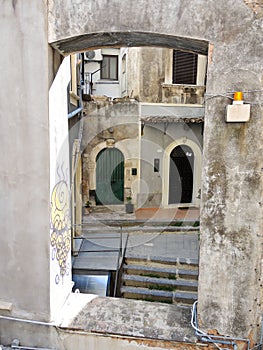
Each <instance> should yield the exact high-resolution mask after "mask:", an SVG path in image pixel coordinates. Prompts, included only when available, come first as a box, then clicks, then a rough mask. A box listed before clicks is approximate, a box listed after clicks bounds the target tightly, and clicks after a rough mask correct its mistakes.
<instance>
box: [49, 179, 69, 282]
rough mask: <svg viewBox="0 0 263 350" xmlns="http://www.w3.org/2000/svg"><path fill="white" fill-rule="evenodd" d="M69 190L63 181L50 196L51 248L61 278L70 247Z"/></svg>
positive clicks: (65, 269)
mask: <svg viewBox="0 0 263 350" xmlns="http://www.w3.org/2000/svg"><path fill="white" fill-rule="evenodd" d="M69 197H70V196H69V190H68V186H67V183H66V182H65V181H60V182H58V183H57V184H56V186H55V187H54V189H53V191H52V195H51V227H52V231H53V232H52V234H51V237H50V240H51V246H52V247H53V248H54V249H55V250H56V255H55V257H56V260H57V261H58V264H59V268H60V275H61V276H62V277H63V276H64V275H65V274H66V272H67V266H66V262H67V257H68V253H69V251H70V246H71V240H70V239H71V235H70V206H69Z"/></svg>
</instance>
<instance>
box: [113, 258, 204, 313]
mask: <svg viewBox="0 0 263 350" xmlns="http://www.w3.org/2000/svg"><path fill="white" fill-rule="evenodd" d="M197 287H198V261H197V260H196V259H184V258H181V259H179V258H178V259H171V258H169V259H168V258H157V257H156V258H151V260H149V259H145V258H142V257H133V256H127V257H126V258H125V262H124V265H123V273H122V285H121V288H120V292H121V296H122V297H124V298H129V299H140V300H147V301H159V302H165V303H170V304H178V305H184V306H190V305H192V304H193V303H194V301H195V300H197Z"/></svg>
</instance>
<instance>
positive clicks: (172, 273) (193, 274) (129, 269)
mask: <svg viewBox="0 0 263 350" xmlns="http://www.w3.org/2000/svg"><path fill="white" fill-rule="evenodd" d="M123 269H124V272H125V273H127V274H131V275H147V274H148V276H150V275H158V277H163V278H171V277H173V278H174V277H177V278H184V279H188V280H189V279H190V280H197V279H198V270H197V269H195V267H194V269H179V268H174V267H158V266H147V265H124V267H123Z"/></svg>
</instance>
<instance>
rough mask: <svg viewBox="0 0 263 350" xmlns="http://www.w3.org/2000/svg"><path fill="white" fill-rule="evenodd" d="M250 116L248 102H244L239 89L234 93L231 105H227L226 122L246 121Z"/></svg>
mask: <svg viewBox="0 0 263 350" xmlns="http://www.w3.org/2000/svg"><path fill="white" fill-rule="evenodd" d="M249 118H250V104H244V101H243V94H242V92H241V91H237V92H235V93H234V101H233V104H232V105H228V106H227V113H226V122H232V123H233V122H248V121H249Z"/></svg>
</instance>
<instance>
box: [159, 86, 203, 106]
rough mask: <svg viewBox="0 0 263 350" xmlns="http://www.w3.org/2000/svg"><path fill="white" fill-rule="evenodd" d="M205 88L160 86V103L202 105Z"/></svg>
mask: <svg viewBox="0 0 263 350" xmlns="http://www.w3.org/2000/svg"><path fill="white" fill-rule="evenodd" d="M204 94H205V86H193V85H192V86H187V85H181V84H180V85H174V84H163V85H162V102H164V103H182V104H200V105H202V104H204Z"/></svg>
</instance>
